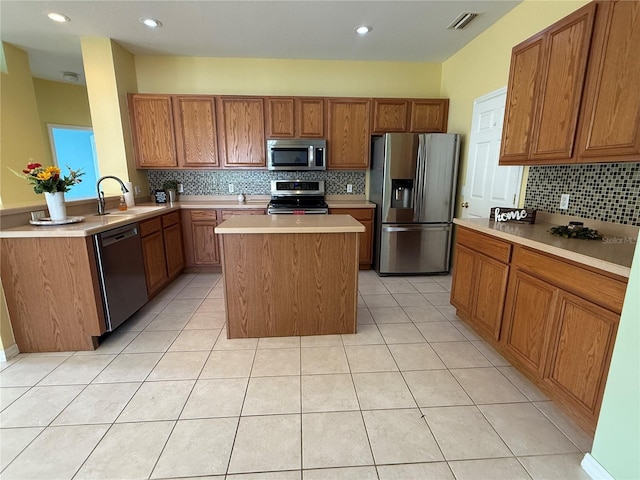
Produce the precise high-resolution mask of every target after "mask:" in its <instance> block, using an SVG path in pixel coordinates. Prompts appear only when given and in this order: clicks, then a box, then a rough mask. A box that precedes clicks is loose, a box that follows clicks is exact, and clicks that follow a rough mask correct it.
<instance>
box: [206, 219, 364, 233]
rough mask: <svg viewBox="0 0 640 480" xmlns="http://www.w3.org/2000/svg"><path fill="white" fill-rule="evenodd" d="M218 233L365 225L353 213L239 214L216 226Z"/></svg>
mask: <svg viewBox="0 0 640 480" xmlns="http://www.w3.org/2000/svg"><path fill="white" fill-rule="evenodd" d="M215 232H216V233H217V234H222V235H224V234H229V233H236V234H237V233H240V234H252V233H359V232H364V226H363V225H362V224H361V223H360V222H358V221H357V220H355V219H354V218H353V217H352V216H351V215H238V216H234V217H231V218H230V219H229V220H225V221H224V222H222V223H221V224H220V225H218V226H217V227H216V228H215Z"/></svg>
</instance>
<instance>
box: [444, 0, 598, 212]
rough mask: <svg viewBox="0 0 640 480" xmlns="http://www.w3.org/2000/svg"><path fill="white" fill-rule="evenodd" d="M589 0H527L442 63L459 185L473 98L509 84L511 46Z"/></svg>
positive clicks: (464, 160)
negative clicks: (458, 143)
mask: <svg viewBox="0 0 640 480" xmlns="http://www.w3.org/2000/svg"><path fill="white" fill-rule="evenodd" d="M586 3H588V2H587V1H586V0H576V1H561V2H550V1H546V0H525V1H524V2H523V3H521V4H520V5H518V6H517V7H516V8H514V9H513V10H511V11H510V12H509V13H507V14H506V15H505V16H504V17H502V18H501V19H500V20H498V21H497V22H496V23H495V24H494V25H493V26H492V27H491V28H489V29H487V30H486V31H484V32H483V33H481V34H480V35H478V37H476V38H475V39H474V40H473V41H472V42H471V43H469V44H468V45H467V46H465V47H464V48H463V49H461V50H460V51H458V52H457V53H456V54H455V55H453V56H452V57H450V58H449V59H448V60H446V61H445V62H444V63H443V64H442V88H441V91H440V92H441V96H443V97H448V98H449V99H450V100H449V102H450V103H449V131H450V132H458V133H461V134H462V136H463V154H462V157H461V162H460V176H459V185H464V181H465V180H464V179H465V176H466V172H467V158H468V157H467V155H468V151H469V150H468V149H469V145H468V140H469V134H470V132H471V116H472V113H473V101H474V100H475V99H476V98H478V97H481V96H482V95H485V94H487V93H489V92H492V91H494V90H497V89H498V88H501V87H505V86H506V85H507V81H508V80H509V63H510V60H511V49H512V48H513V47H514V46H515V45H517V44H518V43H520V42H522V41H523V40H526V39H527V38H529V37H530V36H532V35H533V34H535V33H537V32H539V31H540V30H543V29H544V28H546V27H548V26H549V25H551V24H552V23H554V22H556V21H557V20H559V19H561V18H562V17H564V16H566V15H567V14H569V13H571V12H573V11H575V10H577V9H578V8H580V7H581V6H582V5H584V4H586ZM525 183H526V178H525V180H524V182H523V184H525ZM522 200H523V199H521V201H522ZM460 202H461V200H460V198H459V201H458V204H459V203H460ZM459 213H460V212H458V215H459Z"/></svg>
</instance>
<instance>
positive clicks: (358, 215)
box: [329, 208, 374, 270]
mask: <svg viewBox="0 0 640 480" xmlns="http://www.w3.org/2000/svg"><path fill="white" fill-rule="evenodd" d="M329 213H330V214H335V215H351V216H352V217H353V218H355V219H356V220H357V221H359V222H360V223H361V224H362V225H364V229H365V230H364V233H361V234H360V245H359V249H358V252H359V262H360V270H371V262H373V213H374V209H372V208H331V209H329Z"/></svg>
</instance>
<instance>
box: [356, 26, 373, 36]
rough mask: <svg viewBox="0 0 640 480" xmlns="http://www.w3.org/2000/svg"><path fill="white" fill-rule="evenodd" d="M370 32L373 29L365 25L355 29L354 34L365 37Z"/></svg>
mask: <svg viewBox="0 0 640 480" xmlns="http://www.w3.org/2000/svg"><path fill="white" fill-rule="evenodd" d="M371 30H373V27H369V26H367V25H360V26H359V27H356V33H358V34H359V35H366V34H367V33H369V32H370V31H371Z"/></svg>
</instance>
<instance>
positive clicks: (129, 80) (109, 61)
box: [80, 37, 148, 194]
mask: <svg viewBox="0 0 640 480" xmlns="http://www.w3.org/2000/svg"><path fill="white" fill-rule="evenodd" d="M80 43H81V47H82V59H83V62H84V71H85V76H86V79H87V93H88V97H89V105H90V106H91V121H92V124H93V131H94V134H95V139H96V152H97V156H98V165H99V168H100V175H115V176H116V177H118V178H120V179H121V180H123V181H131V182H133V184H134V185H140V186H146V185H147V184H148V181H147V178H146V174H145V172H142V171H137V170H136V169H135V159H134V157H133V149H132V145H131V134H130V128H129V119H128V113H127V107H126V94H127V92H135V91H136V89H137V84H136V72H135V66H134V61H133V55H131V54H130V53H129V52H127V51H126V50H125V49H123V48H122V47H121V46H120V45H118V44H117V43H116V42H114V41H113V40H111V39H109V38H96V37H84V38H82V39H81V42H80ZM101 187H104V188H103V190H104V192H105V193H107V194H118V193H120V187H119V186H118V184H117V183H116V182H114V181H105V182H104V183H103V184H102V185H101Z"/></svg>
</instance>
